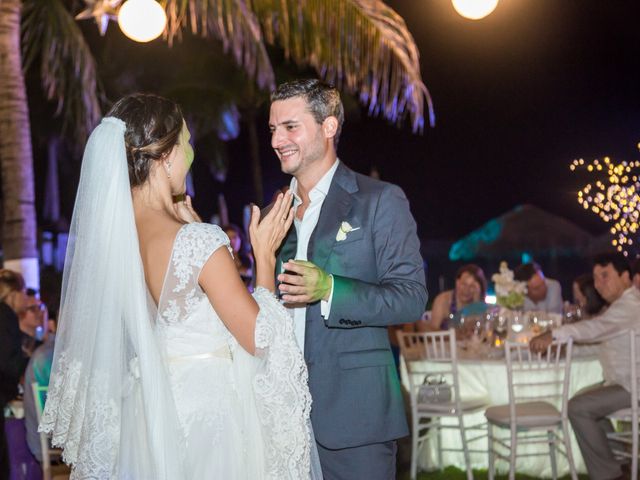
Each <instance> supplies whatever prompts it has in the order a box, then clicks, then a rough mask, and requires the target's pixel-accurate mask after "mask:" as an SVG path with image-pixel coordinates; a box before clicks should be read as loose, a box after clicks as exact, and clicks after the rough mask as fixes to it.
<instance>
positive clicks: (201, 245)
mask: <svg viewBox="0 0 640 480" xmlns="http://www.w3.org/2000/svg"><path fill="white" fill-rule="evenodd" d="M222 246H225V247H227V248H228V249H229V252H231V248H230V246H229V238H228V237H227V235H226V234H225V233H224V232H223V231H222V229H221V228H220V227H218V226H217V225H211V224H207V223H189V224H186V225H183V226H182V227H181V228H180V230H179V231H178V234H177V235H176V238H175V241H174V244H173V250H172V252H171V256H170V260H169V265H168V268H167V272H166V274H165V278H164V283H163V286H162V292H161V294H160V301H159V303H158V315H157V318H156V331H157V333H158V335H159V337H160V339H161V340H162V341H163V343H164V345H165V348H166V349H167V354H168V355H169V356H170V357H172V356H180V355H192V354H198V353H206V352H210V351H212V350H215V349H216V348H219V347H220V346H222V345H224V344H229V343H233V340H232V338H233V337H232V336H231V334H230V333H229V331H228V330H227V328H226V327H225V326H224V324H223V323H222V321H221V320H220V318H219V317H218V315H217V314H216V312H215V310H214V309H213V307H212V306H211V303H210V301H209V298H208V297H207V295H206V293H205V292H204V291H203V290H202V288H201V287H200V285H199V284H198V278H199V277H200V272H201V271H202V268H203V267H204V264H205V263H206V262H207V260H208V259H209V257H210V256H211V255H212V254H213V252H215V251H216V250H217V249H218V248H220V247H222Z"/></svg>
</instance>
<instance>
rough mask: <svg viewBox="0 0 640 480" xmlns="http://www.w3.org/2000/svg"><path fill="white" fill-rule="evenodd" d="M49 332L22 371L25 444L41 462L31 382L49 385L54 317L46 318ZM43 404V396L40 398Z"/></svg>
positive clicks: (36, 415) (53, 343)
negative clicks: (24, 370) (25, 368)
mask: <svg viewBox="0 0 640 480" xmlns="http://www.w3.org/2000/svg"><path fill="white" fill-rule="evenodd" d="M47 323H48V329H49V334H48V335H47V338H46V340H45V342H44V343H43V344H42V345H40V346H39V347H38V348H36V349H35V350H34V351H33V354H32V355H31V359H30V360H29V364H28V365H27V370H26V372H25V373H24V398H23V400H24V419H25V428H26V430H27V445H28V446H29V450H31V453H33V456H34V457H36V458H37V459H38V461H39V462H41V463H42V449H41V447H40V434H39V433H38V414H37V412H36V408H37V407H36V404H35V399H34V396H33V388H32V386H31V384H32V383H34V382H35V383H37V384H38V385H39V386H41V387H47V386H49V377H50V376H51V364H52V363H53V349H54V345H55V330H56V321H55V319H48V322H47ZM40 401H41V402H42V405H43V406H44V398H41V400H40Z"/></svg>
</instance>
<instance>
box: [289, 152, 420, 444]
mask: <svg viewBox="0 0 640 480" xmlns="http://www.w3.org/2000/svg"><path fill="white" fill-rule="evenodd" d="M342 222H348V223H349V224H350V225H351V227H353V229H354V230H353V231H351V232H349V233H346V238H345V239H344V240H337V239H336V235H337V233H338V231H339V230H340V226H341V224H342ZM295 254H296V231H295V228H292V229H291V231H290V232H289V235H288V237H287V239H286V241H285V243H284V245H283V247H282V249H281V252H280V254H279V258H280V260H282V261H287V260H289V259H292V258H295ZM307 257H308V259H309V261H311V262H313V263H315V264H316V265H317V266H318V267H320V268H322V269H324V270H325V271H326V272H328V273H331V274H333V281H334V291H333V300H332V303H331V312H330V315H329V318H327V319H324V318H323V317H322V316H321V315H320V302H317V303H315V304H311V305H309V306H308V307H307V316H306V333H305V359H306V361H307V365H308V367H309V385H310V389H311V396H312V397H313V407H312V413H311V416H312V422H313V428H314V432H315V436H316V440H317V441H318V442H319V443H320V444H321V445H322V446H324V447H326V448H330V449H341V448H348V447H355V446H360V445H367V444H371V443H379V442H385V441H389V440H392V439H396V438H400V437H403V436H405V435H407V434H408V428H407V422H406V415H405V412H404V405H403V401H402V395H401V393H400V385H399V382H398V376H397V373H396V370H395V367H394V362H393V357H392V354H391V350H390V346H389V339H388V335H387V328H386V326H388V325H393V324H400V323H406V322H413V321H415V320H417V319H419V318H420V316H421V315H422V313H423V312H424V308H425V305H426V302H427V291H426V287H425V277H424V269H423V264H422V258H421V256H420V243H419V241H418V237H417V235H416V224H415V221H414V220H413V217H412V216H411V212H410V211H409V203H408V201H407V199H406V197H405V195H404V193H403V192H402V190H401V189H400V188H399V187H397V186H395V185H392V184H389V183H385V182H381V181H378V180H374V179H371V178H369V177H366V176H364V175H360V174H358V173H355V172H353V171H352V170H350V169H349V168H347V167H346V166H345V165H344V164H343V163H340V165H339V166H338V168H337V170H336V172H335V175H334V177H333V180H332V183H331V187H330V189H329V193H328V195H327V197H326V198H325V200H324V203H323V205H322V210H321V212H320V217H319V219H318V224H317V226H316V228H315V230H314V232H313V234H312V235H311V239H310V241H309V247H308V254H307Z"/></svg>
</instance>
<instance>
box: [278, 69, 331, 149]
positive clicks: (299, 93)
mask: <svg viewBox="0 0 640 480" xmlns="http://www.w3.org/2000/svg"><path fill="white" fill-rule="evenodd" d="M296 97H302V98H304V99H305V100H306V102H307V105H308V106H309V112H310V113H311V115H313V118H315V120H316V122H318V124H319V125H322V122H324V121H325V119H326V118H327V117H336V119H337V120H338V128H337V130H336V134H335V136H334V137H333V146H334V147H336V148H337V147H338V140H339V139H340V132H341V131H342V124H343V123H344V107H343V105H342V101H341V100H340V92H338V89H337V88H335V87H334V86H333V85H329V84H327V83H324V82H321V81H320V80H317V79H315V78H307V79H300V80H293V81H291V82H285V83H281V84H280V85H278V88H276V89H275V91H273V92H272V93H271V102H272V103H273V102H275V101H278V100H288V99H290V98H296Z"/></svg>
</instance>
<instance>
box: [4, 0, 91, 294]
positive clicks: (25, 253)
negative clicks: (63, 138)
mask: <svg viewBox="0 0 640 480" xmlns="http://www.w3.org/2000/svg"><path fill="white" fill-rule="evenodd" d="M21 36H22V48H21ZM23 53H24V57H23V55H22V54H23ZM36 66H37V67H38V68H39V71H40V77H41V83H42V87H43V91H44V93H45V96H46V98H47V99H48V100H51V101H53V102H55V103H56V105H57V109H56V114H57V115H59V116H60V117H61V118H62V130H63V131H64V132H66V133H67V134H69V135H71V136H73V137H75V138H76V139H77V140H78V141H80V142H84V139H85V138H86V135H87V133H88V132H89V131H90V130H91V128H92V127H93V125H94V124H95V122H96V121H97V119H98V118H99V117H100V108H99V103H98V97H97V93H96V91H97V89H96V76H95V64H94V60H93V56H92V55H91V52H90V50H89V48H88V46H87V44H86V42H85V40H84V37H83V36H82V33H81V32H80V29H79V28H78V25H77V24H76V22H75V21H74V19H73V17H72V16H71V15H70V13H69V10H68V9H67V7H66V5H65V4H64V2H62V1H61V0H47V1H40V0H2V1H0V164H1V172H2V210H3V212H2V213H3V214H2V251H3V260H4V264H5V266H7V267H10V268H13V269H17V270H20V271H22V272H23V273H24V274H25V276H26V280H27V284H28V285H30V286H35V287H37V286H38V273H37V272H38V253H37V245H36V238H37V226H36V212H35V205H34V204H35V195H34V182H33V152H32V145H31V130H30V125H29V109H28V104H27V94H26V87H25V81H24V73H23V72H24V70H26V69H28V68H30V67H31V68H34V67H36Z"/></svg>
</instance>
